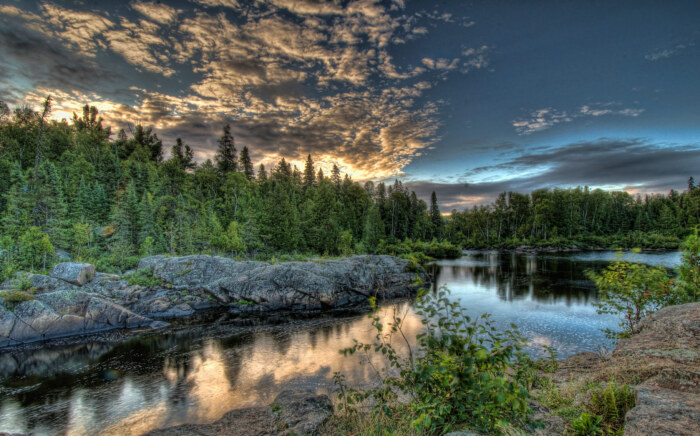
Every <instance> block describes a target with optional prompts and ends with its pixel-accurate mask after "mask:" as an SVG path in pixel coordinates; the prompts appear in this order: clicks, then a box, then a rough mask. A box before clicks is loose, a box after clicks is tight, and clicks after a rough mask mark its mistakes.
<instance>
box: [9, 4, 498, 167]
mask: <svg viewBox="0 0 700 436" xmlns="http://www.w3.org/2000/svg"><path fill="white" fill-rule="evenodd" d="M199 3H200V7H199V8H196V9H194V10H189V11H186V12H185V11H183V9H180V8H178V7H175V6H171V5H166V4H165V3H152V2H134V3H131V4H130V5H129V6H128V7H127V8H122V9H117V10H116V11H99V12H97V11H86V10H80V11H78V10H72V9H70V8H69V7H61V6H57V5H54V4H51V3H42V4H40V5H39V7H38V8H37V10H35V11H30V10H22V9H20V8H18V7H14V6H3V7H2V13H3V15H5V20H7V19H14V20H18V21H17V22H19V23H21V24H22V25H23V26H25V28H26V29H28V30H27V31H31V32H34V33H36V32H39V33H41V34H42V35H43V36H44V37H46V38H50V39H51V40H52V41H53V42H56V41H58V43H60V44H61V46H62V47H61V49H62V50H63V49H65V50H66V51H67V52H68V53H70V55H71V56H73V58H72V59H65V63H69V62H73V63H75V64H76V65H75V68H83V67H86V66H93V67H94V68H100V67H102V65H101V64H100V63H98V62H97V59H100V60H102V59H105V56H108V59H112V60H115V62H119V63H121V67H122V68H131V69H132V71H133V72H134V74H133V77H134V78H136V79H137V80H135V81H134V83H131V84H130V85H129V86H126V89H127V90H125V89H124V87H121V88H119V89H118V91H117V92H112V93H109V92H108V93H102V91H96V89H102V87H96V86H92V87H91V86H89V84H86V86H84V87H83V88H82V89H80V88H79V87H78V86H71V87H69V88H66V87H61V86H56V87H51V86H47V85H48V84H46V83H45V84H44V85H43V86H36V84H37V83H39V82H40V81H39V80H37V78H36V77H33V76H32V73H31V71H30V70H28V69H27V68H26V67H25V66H23V65H22V63H23V62H25V61H26V59H24V58H23V56H22V54H21V53H16V52H15V53H11V56H9V60H10V64H11V65H12V66H13V67H14V71H15V73H17V75H16V77H15V80H14V83H13V84H12V86H11V88H13V89H17V88H19V91H18V92H17V93H16V94H18V97H20V98H17V99H16V103H20V102H28V103H30V104H32V105H34V106H35V107H38V106H39V104H40V102H41V101H42V100H43V98H45V96H46V95H49V94H50V95H52V96H53V98H54V101H55V105H54V111H53V114H52V116H53V117H54V118H57V119H61V118H65V119H70V118H72V113H73V112H80V108H81V107H82V106H83V105H84V104H85V103H90V104H92V105H95V106H97V107H98V109H99V110H100V112H101V113H102V115H103V117H104V118H105V122H106V124H107V125H111V126H113V128H114V129H115V130H116V129H119V128H128V125H127V123H136V122H138V123H142V124H144V125H149V126H154V127H155V128H156V129H157V131H158V133H159V135H160V136H161V137H163V138H164V139H165V140H166V142H172V141H174V139H175V138H176V137H182V138H183V139H184V140H185V141H186V142H188V143H190V144H192V145H193V146H194V148H195V150H196V157H197V158H198V159H201V160H203V159H206V158H211V157H212V156H213V153H214V152H215V149H216V141H215V140H216V137H217V136H218V134H219V132H220V129H221V127H222V126H223V124H225V123H230V124H231V126H232V130H233V133H234V135H235V137H236V140H237V143H238V144H239V145H240V146H242V145H247V146H248V147H249V148H250V149H251V151H252V152H253V157H254V158H255V159H256V160H257V161H258V162H260V161H262V162H263V163H265V164H266V165H270V164H272V163H273V159H277V158H279V157H286V158H287V159H288V160H291V161H292V162H295V163H298V164H301V162H303V161H304V159H305V157H306V155H307V154H309V153H310V154H312V155H313V156H315V159H316V160H317V161H319V162H321V161H322V162H324V164H325V165H328V166H330V165H332V164H333V163H336V164H339V165H340V166H341V168H343V169H344V171H346V172H348V173H349V174H350V175H352V176H353V177H355V178H356V179H370V178H381V177H388V176H393V175H398V174H400V173H401V170H402V168H403V167H405V166H406V165H407V164H409V163H410V162H411V161H412V160H413V159H414V158H415V157H416V156H419V155H420V154H421V152H422V151H423V150H425V149H426V148H428V147H429V146H431V145H432V144H433V143H434V142H435V141H436V140H438V139H439V138H438V135H437V129H438V127H439V125H440V122H439V121H438V106H439V104H440V101H430V100H429V99H427V98H426V97H425V95H424V94H425V91H426V90H428V89H430V88H431V87H432V86H433V85H434V84H435V83H436V81H437V80H440V79H441V78H444V75H445V74H447V73H449V72H450V71H453V70H460V69H461V70H462V72H463V73H466V72H467V71H469V70H471V69H474V68H483V67H484V66H485V65H487V64H488V61H487V60H486V55H487V50H488V48H487V47H485V46H482V47H478V48H474V49H465V50H461V51H457V52H456V53H455V56H453V57H450V58H440V57H439V58H435V59H433V58H428V57H421V56H416V58H415V59H414V60H413V62H409V63H407V64H406V63H405V64H403V65H397V64H395V63H394V59H393V57H392V56H391V55H390V50H391V49H392V47H396V46H399V45H404V44H410V43H411V41H412V40H415V39H418V38H423V37H425V35H426V34H427V33H428V30H427V29H426V27H425V26H423V25H421V24H420V23H421V22H423V23H424V22H425V20H430V19H439V20H442V21H444V20H446V19H450V20H453V21H454V17H451V16H449V17H444V16H436V17H435V18H426V17H421V16H416V15H410V14H407V13H405V12H404V9H403V8H404V6H403V3H402V2H394V3H392V4H391V5H389V6H387V5H385V4H382V3H380V2H378V1H375V0H357V1H351V2H349V3H347V4H341V3H340V2H316V1H288V0H269V1H265V2H257V3H254V4H252V5H247V6H242V5H240V4H239V3H237V2H235V1H212V0H207V1H200V2H199ZM457 74H459V73H457ZM159 77H160V79H159ZM20 78H26V79H27V82H28V83H32V82H33V83H34V84H35V85H34V86H33V87H31V89H26V87H24V89H22V88H23V87H22V86H19V85H18V83H20ZM188 79H189V80H188ZM42 81H43V82H46V80H42ZM114 81H115V82H118V81H119V79H118V78H115V79H114ZM175 83H176V85H174V84H175ZM153 84H156V86H153ZM161 84H162V86H161ZM10 102H11V103H12V101H10Z"/></svg>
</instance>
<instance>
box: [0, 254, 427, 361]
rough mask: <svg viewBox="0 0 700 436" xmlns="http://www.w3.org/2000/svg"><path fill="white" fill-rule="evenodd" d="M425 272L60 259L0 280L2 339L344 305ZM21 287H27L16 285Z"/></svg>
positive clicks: (358, 260)
mask: <svg viewBox="0 0 700 436" xmlns="http://www.w3.org/2000/svg"><path fill="white" fill-rule="evenodd" d="M427 279H428V277H427V275H426V274H425V273H422V272H421V273H418V272H416V271H415V267H413V268H412V265H410V264H409V262H408V261H407V260H404V259H399V258H395V257H392V256H374V255H371V256H353V257H348V258H344V259H338V260H313V261H308V262H287V263H278V264H271V263H266V262H252V261H236V260H233V259H228V258H223V257H216V256H204V255H196V256H185V257H172V258H169V257H166V256H152V257H147V258H144V259H142V260H141V262H140V263H139V265H138V270H136V271H135V272H133V273H132V274H128V275H122V276H120V275H114V274H103V273H99V272H98V273H95V270H94V266H92V265H89V264H82V263H73V262H67V263H63V264H58V265H56V267H54V269H53V270H52V271H51V274H49V275H48V276H47V275H40V274H30V275H26V276H24V277H23V278H22V280H20V279H16V280H11V281H8V282H5V283H3V284H2V285H0V347H4V346H8V345H14V344H20V343H26V342H32V341H38V340H45V339H50V338H56V337H62V336H71V335H79V334H86V333H93V332H98V331H104V330H110V329H117V328H134V327H148V328H158V327H163V326H165V325H167V324H166V323H164V322H162V321H154V319H167V318H178V317H187V316H190V315H192V314H194V313H195V312H196V311H198V310H204V309H212V308H225V309H226V310H229V311H231V312H236V313H251V312H252V313H256V312H257V313H262V312H270V311H285V310H288V311H300V310H304V311H317V310H323V309H336V308H349V307H353V306H357V305H361V304H366V302H367V300H368V299H369V298H370V297H377V298H378V299H387V298H397V297H408V296H412V295H415V293H416V292H417V290H418V288H419V287H420V285H419V282H421V281H426V280H427ZM23 287H24V288H27V287H29V289H30V290H31V292H29V293H28V292H19V291H16V289H18V288H23ZM3 289H6V291H3ZM11 295H14V297H15V298H12V297H11ZM18 295H19V296H20V297H21V298H17V296H18ZM25 299H26V301H22V300H25Z"/></svg>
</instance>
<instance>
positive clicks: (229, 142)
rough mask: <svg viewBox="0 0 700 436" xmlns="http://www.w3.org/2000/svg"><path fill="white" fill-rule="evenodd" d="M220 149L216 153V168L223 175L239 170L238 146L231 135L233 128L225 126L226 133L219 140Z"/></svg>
mask: <svg viewBox="0 0 700 436" xmlns="http://www.w3.org/2000/svg"><path fill="white" fill-rule="evenodd" d="M218 142H219V149H218V150H217V152H216V156H215V158H214V160H215V161H216V168H217V169H218V170H219V172H220V173H221V174H226V173H229V172H231V171H237V170H238V160H237V159H236V145H235V141H234V139H233V135H231V126H230V125H228V124H226V125H225V126H224V133H223V135H221V137H220V138H219V141H218Z"/></svg>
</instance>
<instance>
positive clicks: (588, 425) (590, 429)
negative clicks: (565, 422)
mask: <svg viewBox="0 0 700 436" xmlns="http://www.w3.org/2000/svg"><path fill="white" fill-rule="evenodd" d="M602 421H603V418H602V417H600V416H596V415H591V414H589V413H586V412H583V413H581V416H579V417H578V418H576V419H574V420H573V421H572V422H571V425H570V426H569V431H570V432H571V433H572V434H574V435H575V436H600V435H603V434H605V433H604V432H603V427H602V426H601V423H602Z"/></svg>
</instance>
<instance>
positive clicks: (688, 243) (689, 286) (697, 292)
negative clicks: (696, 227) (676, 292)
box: [678, 233, 700, 302]
mask: <svg viewBox="0 0 700 436" xmlns="http://www.w3.org/2000/svg"><path fill="white" fill-rule="evenodd" d="M678 278H679V280H680V286H681V288H682V290H683V292H685V297H686V300H687V301H691V302H693V301H698V300H700V237H698V235H697V233H695V234H693V235H690V236H688V238H687V239H686V240H685V244H684V245H683V256H682V258H681V265H680V268H679V271H678Z"/></svg>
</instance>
